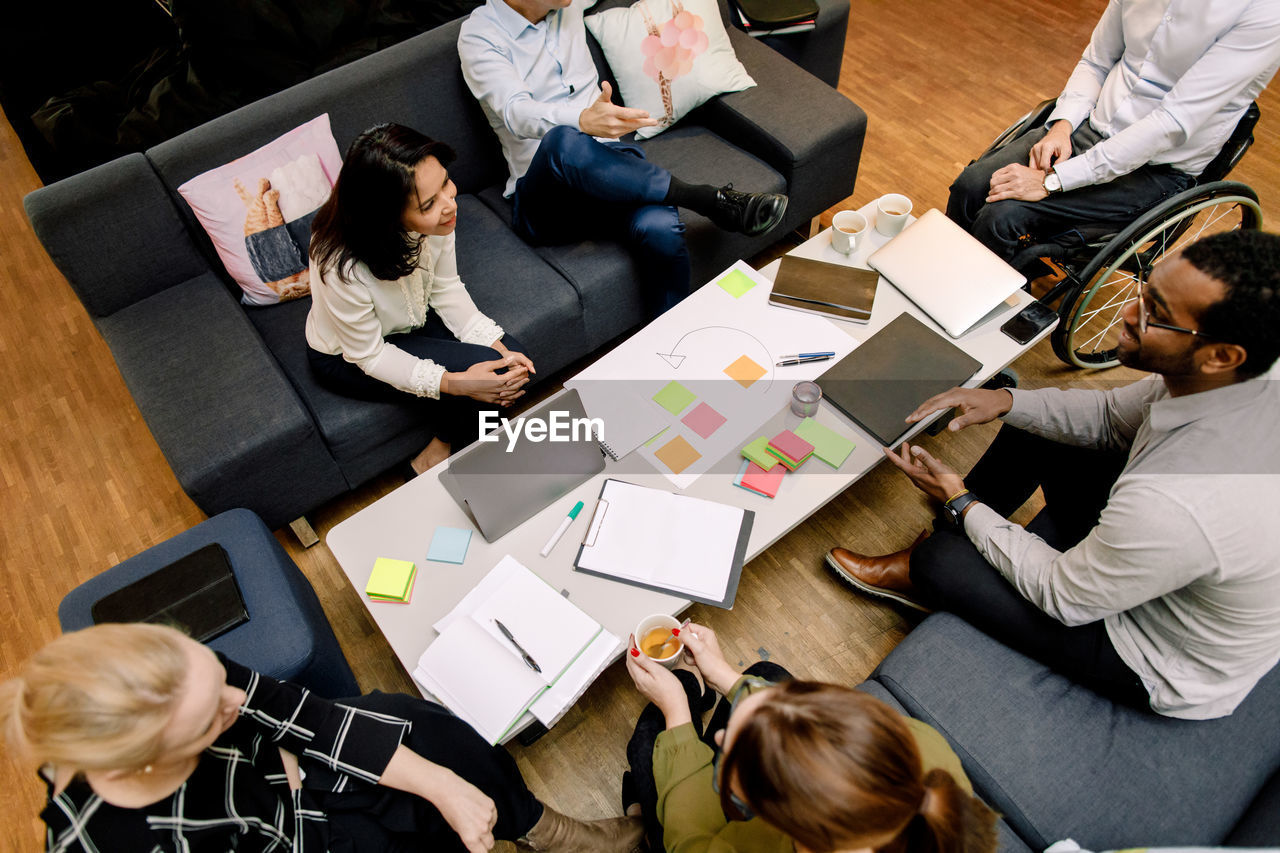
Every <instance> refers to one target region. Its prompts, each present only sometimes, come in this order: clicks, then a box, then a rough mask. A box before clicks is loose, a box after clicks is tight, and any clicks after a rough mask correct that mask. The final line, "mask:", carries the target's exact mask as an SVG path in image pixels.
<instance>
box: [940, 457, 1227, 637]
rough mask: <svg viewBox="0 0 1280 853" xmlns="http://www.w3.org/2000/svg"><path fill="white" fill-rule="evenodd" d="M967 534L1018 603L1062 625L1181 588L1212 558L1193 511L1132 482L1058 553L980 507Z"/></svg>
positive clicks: (1210, 565)
mask: <svg viewBox="0 0 1280 853" xmlns="http://www.w3.org/2000/svg"><path fill="white" fill-rule="evenodd" d="M964 529H965V533H966V534H968V536H969V540H970V541H971V542H973V544H974V545H975V546H976V547H977V549H978V550H979V551H980V552H981V553H982V555H983V556H984V557H985V558H986V559H987V562H989V563H991V565H992V566H994V567H995V568H996V569H997V570H998V571H999V572H1000V574H1002V575H1004V577H1005V578H1007V579H1008V580H1009V582H1010V583H1012V584H1013V585H1014V587H1016V588H1017V590H1018V592H1019V593H1021V594H1022V596H1023V597H1024V598H1026V599H1027V600H1028V601H1030V602H1031V603H1032V604H1034V605H1035V606H1036V607H1038V608H1040V609H1041V610H1043V611H1044V612H1045V613H1047V614H1048V615H1050V616H1052V617H1053V618H1055V619H1057V620H1058V621H1059V622H1062V623H1063V624H1065V625H1085V624H1088V623H1090V622H1095V621H1097V620H1099V619H1103V618H1106V617H1107V616H1110V615H1112V614H1114V613H1120V612H1122V611H1125V610H1130V609H1132V608H1134V607H1137V606H1138V605H1140V604H1144V603H1146V602H1148V601H1151V600H1153V599H1156V598H1159V597H1161V596H1163V595H1166V594H1168V593H1170V592H1173V591H1174V590H1177V589H1181V588H1182V587H1185V586H1187V585H1188V584H1190V583H1191V582H1192V581H1194V580H1196V579H1197V578H1199V577H1202V576H1204V575H1206V574H1207V573H1209V572H1212V571H1214V567H1215V566H1216V565H1217V555H1215V554H1214V551H1213V548H1212V547H1211V546H1210V544H1209V541H1208V539H1207V538H1206V537H1205V535H1204V533H1203V531H1202V530H1201V528H1200V526H1199V523H1198V522H1197V520H1196V517H1195V514H1194V513H1192V512H1191V511H1190V510H1189V509H1188V508H1187V507H1185V506H1183V505H1181V504H1180V503H1178V502H1177V501H1175V500H1173V499H1171V498H1170V497H1169V496H1168V495H1166V494H1164V493H1163V492H1162V491H1160V490H1159V488H1158V487H1157V485H1156V484H1155V483H1154V482H1144V481H1143V478H1141V477H1135V478H1133V479H1132V480H1131V481H1130V482H1128V483H1127V484H1124V485H1122V486H1121V487H1119V488H1117V489H1116V491H1115V492H1114V493H1113V494H1112V495H1111V497H1110V499H1109V500H1108V501H1107V506H1106V508H1105V509H1103V511H1102V515H1101V517H1100V518H1099V519H1098V524H1097V526H1096V527H1094V529H1093V530H1091V531H1090V532H1089V535H1088V536H1086V537H1085V538H1084V540H1083V541H1082V542H1080V544H1079V545H1076V546H1075V547H1074V548H1071V549H1069V550H1067V551H1058V550H1056V549H1054V548H1053V547H1051V546H1050V545H1049V544H1048V543H1047V542H1045V541H1044V540H1043V539H1041V538H1040V537H1038V536H1036V535H1035V534H1034V533H1030V532H1028V531H1027V530H1026V529H1025V528H1023V527H1022V526H1021V525H1018V524H1014V523H1012V522H1010V521H1008V520H1007V519H1005V518H1004V517H1002V516H1001V515H1000V514H999V513H997V512H996V511H995V510H993V509H991V508H990V507H988V506H986V505H985V504H981V503H978V504H974V506H973V507H972V508H971V509H970V510H969V511H968V512H967V513H966V514H965V519H964Z"/></svg>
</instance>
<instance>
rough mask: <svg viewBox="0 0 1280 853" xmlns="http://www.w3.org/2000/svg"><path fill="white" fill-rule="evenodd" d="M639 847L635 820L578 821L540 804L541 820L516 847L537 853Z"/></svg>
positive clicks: (621, 851) (640, 828) (632, 852)
mask: <svg viewBox="0 0 1280 853" xmlns="http://www.w3.org/2000/svg"><path fill="white" fill-rule="evenodd" d="M643 844H644V822H643V821H641V820H640V818H638V817H611V818H605V819H604V820H591V821H586V820H578V819H576V818H572V817H566V816H565V815H562V814H560V812H558V811H556V810H555V809H553V808H551V806H548V805H546V804H543V806H542V817H540V818H538V822H537V823H535V824H534V825H533V829H531V830H529V831H528V832H527V833H525V836H524V838H521V839H520V840H519V841H517V842H516V847H517V849H519V850H536V851H540V853H542V851H545V853H640V851H642V850H643V849H644V846H643Z"/></svg>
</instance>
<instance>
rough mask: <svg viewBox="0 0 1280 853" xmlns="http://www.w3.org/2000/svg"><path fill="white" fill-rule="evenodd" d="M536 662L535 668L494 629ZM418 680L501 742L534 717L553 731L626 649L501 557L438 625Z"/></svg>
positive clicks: (490, 738) (524, 570)
mask: <svg viewBox="0 0 1280 853" xmlns="http://www.w3.org/2000/svg"><path fill="white" fill-rule="evenodd" d="M498 622H501V623H502V624H503V625H505V626H506V627H507V629H508V630H510V631H511V634H512V635H513V636H514V637H515V638H516V641H517V642H518V643H519V644H520V645H521V646H522V647H523V648H524V649H525V651H526V652H528V654H529V656H530V657H531V658H533V660H534V661H535V662H537V664H538V666H539V667H540V668H541V670H542V671H541V672H540V673H539V672H536V671H534V670H533V669H532V668H530V667H529V666H528V665H527V664H526V663H525V662H524V659H523V656H522V655H521V653H520V652H519V651H518V650H517V649H516V648H515V646H514V645H513V644H512V643H511V642H510V641H509V640H508V639H507V638H506V637H505V636H503V634H502V632H501V630H500V629H499V628H498V625H497V623H498ZM435 629H436V630H437V631H439V632H440V636H438V637H437V638H436V639H435V641H434V642H433V643H432V644H431V645H430V646H428V647H427V650H426V651H425V652H423V654H422V657H421V658H419V660H418V666H417V667H416V668H415V669H414V671H413V677H414V679H415V680H416V681H417V682H418V683H419V684H421V685H422V686H423V687H424V688H425V689H426V690H427V691H428V692H430V693H431V694H432V695H433V696H435V697H436V698H437V699H439V700H440V701H441V702H442V703H443V704H444V705H445V706H446V707H447V708H449V710H451V711H453V712H454V713H455V714H457V715H458V716H459V717H461V718H462V719H463V720H466V721H467V723H469V724H470V725H471V727H472V728H474V729H475V730H476V731H477V732H479V733H480V735H481V736H482V737H484V738H485V740H487V741H489V743H495V744H496V743H498V742H499V741H500V740H502V738H503V737H505V736H506V734H507V733H508V732H509V731H510V730H511V728H512V726H514V725H515V724H516V723H517V722H518V721H519V719H520V717H521V716H523V714H524V712H525V711H526V710H527V711H531V712H532V713H533V714H534V716H535V717H537V718H538V719H539V720H540V721H541V722H542V723H544V724H545V725H551V724H552V723H554V722H555V721H556V720H558V719H559V718H560V716H561V715H562V714H563V713H564V712H565V710H566V709H567V708H568V707H569V705H571V704H572V703H573V701H574V700H575V699H576V698H577V697H578V696H579V695H581V694H582V692H583V691H584V690H585V689H586V687H587V685H589V684H590V683H591V681H592V680H594V678H595V677H596V676H597V675H598V674H599V673H600V672H601V671H602V670H603V669H604V667H605V666H606V665H608V663H609V661H610V660H612V658H613V657H614V655H616V654H617V652H618V651H619V650H620V649H621V646H622V643H621V641H619V640H618V638H617V637H615V636H613V635H612V634H610V633H609V632H607V631H605V630H604V629H603V628H602V627H601V625H600V623H599V622H597V621H596V620H594V619H592V618H591V617H590V616H588V615H587V614H586V613H584V612H582V610H580V609H579V608H578V607H577V606H575V605H574V604H572V603H570V601H569V600H568V599H567V598H565V597H564V596H562V595H560V594H559V593H558V592H556V591H555V590H554V589H552V588H551V587H550V586H549V585H548V584H547V583H546V582H545V581H543V580H542V579H541V578H539V577H538V576H537V575H535V574H534V573H533V572H531V571H529V570H528V569H527V568H525V567H524V566H523V565H521V564H520V563H519V562H517V561H516V560H515V559H514V558H512V557H510V556H507V557H503V558H502V561H501V562H499V563H498V565H497V566H495V567H494V569H493V570H492V571H491V572H489V574H488V575H486V576H485V577H484V579H483V580H482V581H480V583H479V584H477V585H476V587H475V588H474V589H472V590H471V592H469V593H468V594H467V595H466V597H464V598H463V599H462V601H460V602H459V603H458V605H457V606H456V607H455V608H454V609H453V610H452V611H450V612H449V614H448V615H446V616H445V617H444V618H443V619H441V620H440V621H439V622H437V623H436V624H435Z"/></svg>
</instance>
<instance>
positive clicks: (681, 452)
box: [653, 435, 702, 474]
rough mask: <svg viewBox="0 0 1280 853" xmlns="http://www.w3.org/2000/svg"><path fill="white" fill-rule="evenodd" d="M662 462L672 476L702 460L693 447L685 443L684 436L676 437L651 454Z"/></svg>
mask: <svg viewBox="0 0 1280 853" xmlns="http://www.w3.org/2000/svg"><path fill="white" fill-rule="evenodd" d="M653 455H654V456H656V457H658V458H659V459H661V460H662V464H663V465H666V466H667V467H668V468H670V469H671V473H672V474H679V473H680V472H681V471H683V470H684V469H685V468H688V467H689V466H690V465H692V464H693V463H695V462H697V461H698V460H699V459H701V458H702V454H701V453H699V452H698V451H696V450H694V449H693V445H692V444H690V443H689V442H687V441H685V439H684V436H681V435H677V436H676V437H675V438H673V439H671V440H670V441H668V442H667V443H666V444H664V445H662V447H660V448H658V450H657V451H656V452H654V454H653Z"/></svg>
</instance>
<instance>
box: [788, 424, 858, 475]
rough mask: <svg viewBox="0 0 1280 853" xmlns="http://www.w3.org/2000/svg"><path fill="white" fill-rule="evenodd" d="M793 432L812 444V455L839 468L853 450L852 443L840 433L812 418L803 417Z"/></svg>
mask: <svg viewBox="0 0 1280 853" xmlns="http://www.w3.org/2000/svg"><path fill="white" fill-rule="evenodd" d="M794 432H795V434H796V435H798V436H800V437H801V438H803V439H804V440H805V441H807V442H809V443H810V444H812V445H813V455H814V456H816V457H818V458H819V459H821V460H822V461H823V462H825V463H827V464H828V465H830V466H831V467H832V468H839V467H840V466H841V465H843V464H844V460H846V459H848V458H849V454H850V453H852V452H853V448H854V443H853V441H852V440H851V439H848V438H845V437H844V436H842V435H840V433H838V432H836V431H834V430H831V429H828V428H827V427H824V426H823V425H822V424H820V423H818V422H817V421H815V420H814V419H813V418H805V419H804V420H803V421H801V422H800V426H798V427H796V428H795V430H794Z"/></svg>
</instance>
